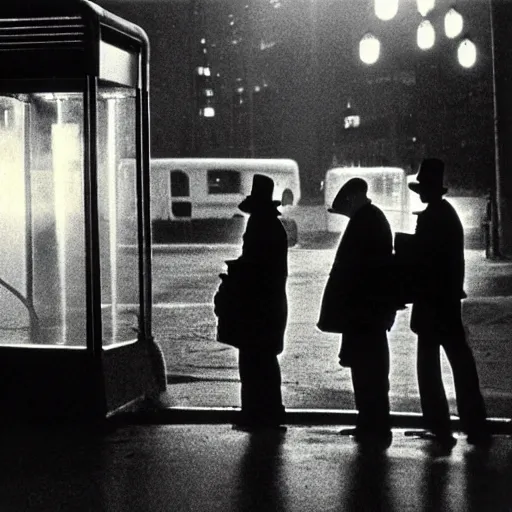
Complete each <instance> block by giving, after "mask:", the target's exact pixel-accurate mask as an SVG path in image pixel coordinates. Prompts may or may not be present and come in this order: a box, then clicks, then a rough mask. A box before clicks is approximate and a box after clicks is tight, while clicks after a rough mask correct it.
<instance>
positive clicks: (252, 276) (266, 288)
mask: <svg viewBox="0 0 512 512" xmlns="http://www.w3.org/2000/svg"><path fill="white" fill-rule="evenodd" d="M277 215H278V211H277V210H276V209H275V208H274V207H272V208H266V209H263V210H261V211H255V212H253V213H252V214H251V215H250V216H249V219H248V221H247V227H246V230H245V233H244V235H243V246H242V254H241V256H240V257H239V258H238V259H236V260H233V261H230V262H228V277H226V278H225V280H226V287H227V289H228V290H229V291H228V292H227V293H226V296H227V297H228V299H227V300H226V301H225V304H224V305H221V304H216V313H217V315H218V317H219V318H218V329H217V339H218V340H219V341H223V342H226V343H229V344H231V345H233V346H236V347H237V348H245V349H251V350H252V349H254V350H258V351H262V350H266V351H269V352H272V353H275V354H280V353H281V352H282V351H283V345H284V334H285V329H286V322H287V317H288V302H287V296H286V281H287V276H288V262H287V258H288V240H287V236H286V231H285V229H284V227H283V225H282V223H281V222H280V220H279V219H278V217H277Z"/></svg>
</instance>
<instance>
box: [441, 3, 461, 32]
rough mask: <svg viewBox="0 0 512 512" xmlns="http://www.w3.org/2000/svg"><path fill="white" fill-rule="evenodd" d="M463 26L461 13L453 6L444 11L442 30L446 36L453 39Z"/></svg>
mask: <svg viewBox="0 0 512 512" xmlns="http://www.w3.org/2000/svg"><path fill="white" fill-rule="evenodd" d="M463 27H464V20H463V18H462V15H461V14H460V13H459V12H458V11H457V10H455V9H454V8H453V7H452V8H451V9H450V10H449V11H448V12H447V13H446V15H445V17H444V32H445V34H446V37H449V38H450V39H453V38H455V37H457V36H458V35H459V34H460V33H461V32H462V29H463Z"/></svg>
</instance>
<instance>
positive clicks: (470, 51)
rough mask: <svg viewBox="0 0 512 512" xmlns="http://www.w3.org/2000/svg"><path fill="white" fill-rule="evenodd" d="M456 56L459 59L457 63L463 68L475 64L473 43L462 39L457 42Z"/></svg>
mask: <svg viewBox="0 0 512 512" xmlns="http://www.w3.org/2000/svg"><path fill="white" fill-rule="evenodd" d="M457 58H458V59H459V64H460V65H461V66H462V67H464V68H471V67H473V66H474V65H475V62H476V46H475V44H474V43H473V42H472V41H471V40H469V39H467V38H466V39H464V40H463V41H461V43H460V44H459V47H458V49H457Z"/></svg>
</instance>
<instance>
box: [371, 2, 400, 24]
mask: <svg viewBox="0 0 512 512" xmlns="http://www.w3.org/2000/svg"><path fill="white" fill-rule="evenodd" d="M374 7H375V16H377V18H379V19H381V20H384V21H388V20H390V19H392V18H394V17H395V16H396V13H397V12H398V0H375V4H374Z"/></svg>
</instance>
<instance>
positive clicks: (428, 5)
mask: <svg viewBox="0 0 512 512" xmlns="http://www.w3.org/2000/svg"><path fill="white" fill-rule="evenodd" d="M435 5H436V1H435V0H418V12H419V13H420V14H421V15H422V16H423V17H425V16H426V15H427V14H428V13H429V12H430V11H432V10H433V9H434V7H435Z"/></svg>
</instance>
